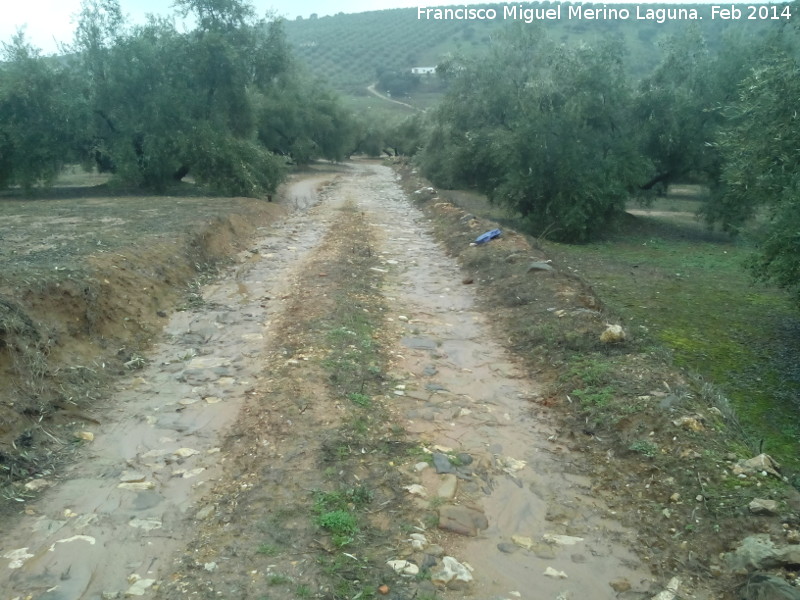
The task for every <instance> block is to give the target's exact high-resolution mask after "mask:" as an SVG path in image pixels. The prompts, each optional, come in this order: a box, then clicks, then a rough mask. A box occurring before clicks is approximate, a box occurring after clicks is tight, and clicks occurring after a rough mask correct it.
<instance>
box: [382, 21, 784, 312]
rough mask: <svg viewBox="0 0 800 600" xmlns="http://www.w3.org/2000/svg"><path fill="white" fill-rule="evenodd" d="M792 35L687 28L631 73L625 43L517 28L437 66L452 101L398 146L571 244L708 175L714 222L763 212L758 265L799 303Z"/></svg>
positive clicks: (400, 132)
mask: <svg viewBox="0 0 800 600" xmlns="http://www.w3.org/2000/svg"><path fill="white" fill-rule="evenodd" d="M745 33H746V32H745ZM796 33H797V30H796V29H794V28H791V27H789V28H782V27H775V29H774V31H772V32H770V33H764V34H762V35H760V36H759V37H758V38H754V37H752V36H749V37H748V36H746V35H745V34H740V35H737V34H736V32H735V31H732V32H731V33H730V34H729V35H728V36H726V37H725V38H724V39H723V40H722V41H721V43H720V44H718V46H717V48H716V49H715V50H714V51H711V50H709V48H708V47H707V46H706V43H705V41H704V39H703V36H702V35H701V34H700V32H699V31H698V30H697V29H694V28H691V27H687V28H686V30H685V31H684V32H683V33H682V34H681V35H679V36H676V37H674V38H673V39H672V40H671V41H670V42H669V43H668V44H667V45H666V47H665V53H664V58H663V60H662V62H661V64H660V65H659V66H658V67H657V68H656V69H655V70H654V72H652V73H651V74H650V75H649V76H648V77H646V78H644V79H642V80H640V81H638V82H634V81H632V80H631V78H630V77H629V75H628V71H627V70H626V69H625V65H624V59H625V48H624V47H622V45H621V44H620V43H617V42H614V41H607V42H600V43H597V44H593V45H591V46H590V45H579V46H573V47H570V46H567V45H564V44H560V43H556V42H553V41H551V40H549V39H548V38H547V35H546V33H545V32H544V31H543V30H542V29H541V28H536V27H534V26H528V25H526V26H524V27H518V28H513V29H511V30H509V31H507V32H505V33H504V34H503V35H502V36H500V37H498V38H497V39H496V40H494V43H493V44H492V47H491V51H490V52H489V53H488V54H487V55H486V56H483V57H481V58H478V59H473V60H463V59H461V60H456V59H451V60H450V61H448V62H446V63H444V64H441V65H440V68H439V73H440V76H442V77H445V78H447V80H448V81H449V92H448V94H447V95H446V97H445V99H444V100H443V101H442V103H441V104H440V105H439V106H438V107H437V109H436V110H434V111H432V112H431V113H429V114H427V115H423V116H417V117H415V118H414V119H413V120H412V121H410V122H408V123H405V124H404V125H403V126H402V127H401V128H397V129H396V130H395V131H394V132H393V133H392V134H391V136H392V139H393V140H394V141H390V142H388V145H391V146H395V147H401V148H404V149H405V150H407V151H408V152H410V153H412V154H416V160H417V162H418V163H419V165H420V166H421V168H422V169H423V172H424V173H425V174H426V175H427V176H428V177H429V178H430V179H431V180H432V181H434V182H435V183H436V184H438V185H440V186H443V187H455V186H464V185H467V186H471V187H474V188H476V189H478V190H480V191H481V192H483V193H485V194H486V195H487V196H488V197H489V198H490V200H492V201H493V202H496V203H499V204H502V205H505V206H507V207H509V208H510V209H512V210H513V211H514V212H516V213H518V214H519V215H521V218H522V219H523V220H524V221H525V224H526V225H527V227H528V229H529V230H530V231H532V232H534V233H536V234H538V235H546V236H548V237H550V238H553V239H558V240H563V241H570V242H575V241H584V240H588V239H590V238H592V237H594V236H596V235H597V234H599V233H601V232H603V231H604V230H606V229H607V228H609V227H610V226H611V225H612V223H613V221H614V220H615V219H616V218H617V217H618V216H619V215H620V214H621V213H622V211H623V210H624V207H625V203H626V201H627V200H629V199H630V198H631V197H632V196H639V197H642V198H644V199H646V198H647V196H648V194H649V193H653V192H655V191H657V190H659V189H663V188H664V186H666V185H667V184H669V183H670V182H675V181H684V182H685V181H699V182H703V183H706V184H708V185H710V186H711V188H712V189H713V194H712V197H711V199H710V200H709V202H708V203H707V205H706V207H705V209H704V210H705V216H706V218H707V220H708V222H709V224H720V225H721V226H722V228H723V229H725V230H726V231H730V232H733V233H735V232H737V231H738V230H739V229H740V228H741V227H742V226H743V225H744V224H745V223H747V222H748V221H749V220H750V219H752V218H753V217H754V216H756V215H758V216H759V217H760V218H765V219H766V220H768V222H769V228H768V231H769V234H768V237H767V239H766V241H765V242H764V243H763V245H762V248H761V250H762V252H761V254H760V258H759V259H758V261H757V266H758V272H759V273H760V274H761V275H762V276H763V277H765V278H768V279H773V280H774V281H776V282H777V283H778V284H780V285H783V286H784V287H787V288H789V289H791V290H793V291H794V292H795V293H798V294H799V296H798V299H800V120H799V119H798V112H797V102H798V99H800V77H798V75H800V64H799V63H798V60H797V58H796V52H795V49H794V45H795V42H796V39H797V35H796Z"/></svg>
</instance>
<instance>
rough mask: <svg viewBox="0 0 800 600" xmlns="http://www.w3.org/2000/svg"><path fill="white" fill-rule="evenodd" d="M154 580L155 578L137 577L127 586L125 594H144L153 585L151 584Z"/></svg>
mask: <svg viewBox="0 0 800 600" xmlns="http://www.w3.org/2000/svg"><path fill="white" fill-rule="evenodd" d="M155 582H156V580H155V579H139V580H137V581H136V582H134V584H133V585H132V586H131V587H129V588H128V591H127V592H125V595H126V596H144V594H145V592H146V591H147V590H148V589H150V588H151V587H153V584H154V583H155Z"/></svg>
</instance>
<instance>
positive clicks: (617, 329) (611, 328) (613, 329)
mask: <svg viewBox="0 0 800 600" xmlns="http://www.w3.org/2000/svg"><path fill="white" fill-rule="evenodd" d="M600 341H601V342H603V343H604V344H617V343H619V342H624V341H625V331H624V330H623V329H622V326H621V325H607V326H606V330H605V331H604V332H603V333H601V334H600Z"/></svg>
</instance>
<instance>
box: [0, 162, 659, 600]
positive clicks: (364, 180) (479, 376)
mask: <svg viewBox="0 0 800 600" xmlns="http://www.w3.org/2000/svg"><path fill="white" fill-rule="evenodd" d="M324 184H331V187H329V188H328V189H327V191H326V192H325V193H324V194H323V195H322V198H323V199H324V201H323V202H321V203H319V204H317V200H318V199H319V197H320V196H319V195H318V194H317V190H318V189H319V188H320V186H322V185H324ZM287 198H288V202H290V203H292V205H293V207H294V208H295V209H297V210H296V212H295V213H293V215H292V216H290V217H289V218H287V219H285V220H284V221H281V222H280V223H277V224H276V225H275V226H273V227H268V228H262V230H261V231H260V232H259V238H258V239H257V241H256V242H255V243H254V244H252V245H251V247H250V249H249V250H247V251H244V252H242V253H240V255H239V256H238V257H237V261H236V265H235V266H234V267H232V268H231V269H229V271H228V272H226V273H225V274H224V275H223V276H222V277H221V278H220V279H219V280H218V281H216V282H214V283H213V284H211V285H208V286H206V287H205V288H204V289H203V292H202V298H203V303H202V305H201V306H199V307H196V308H195V309H193V310H189V311H185V312H181V313H176V314H175V315H173V316H172V317H171V319H170V321H169V324H168V325H167V326H166V328H165V330H164V336H163V340H162V341H161V342H160V343H159V344H158V346H157V347H155V348H154V349H153V351H152V352H151V353H150V354H149V355H148V356H147V364H145V365H144V366H143V368H142V369H141V370H139V371H137V372H136V374H135V375H134V376H131V377H129V378H126V379H125V380H124V381H121V382H120V383H119V385H118V390H117V392H116V393H115V394H114V395H113V397H112V398H110V399H109V400H108V401H107V403H106V406H105V407H104V408H103V410H98V411H97V413H98V414H101V415H103V416H101V417H100V418H99V424H91V423H90V424H87V427H86V429H87V431H88V432H89V433H92V434H93V441H88V442H86V449H85V454H84V456H83V458H82V460H80V461H79V462H77V463H75V464H74V465H72V466H71V467H70V468H69V469H67V470H66V471H64V472H62V473H59V474H58V476H57V477H53V478H52V479H51V480H50V481H48V482H44V483H43V484H42V486H43V488H45V491H44V492H43V494H42V497H41V498H40V499H39V500H38V501H36V502H31V503H29V504H26V505H25V506H26V509H25V512H24V514H21V516H20V518H19V519H18V521H17V522H16V523H11V524H8V525H6V526H5V528H6V529H7V531H5V532H4V535H3V539H2V546H0V557H2V563H0V590H2V591H3V595H2V598H8V599H9V600H11V599H12V598H20V599H21V598H36V599H39V598H42V599H53V600H55V599H59V600H81V599H92V600H94V599H96V598H102V597H104V596H103V594H106V596H105V597H116V596H114V595H115V594H119V597H125V596H126V595H128V596H143V597H152V595H153V594H154V593H155V591H154V590H156V589H157V588H158V584H159V582H160V581H162V580H163V579H164V578H165V577H168V576H169V574H170V573H171V568H172V566H173V563H174V557H175V556H176V555H177V554H180V553H181V552H183V551H184V549H185V548H186V546H187V543H188V541H189V540H190V538H191V537H192V535H193V534H194V532H193V531H192V527H193V526H192V519H191V517H192V516H193V515H195V513H196V512H197V511H198V510H202V509H201V507H202V506H203V503H202V498H203V496H204V494H206V493H207V492H208V491H209V489H210V488H211V487H212V486H213V485H215V484H217V483H218V482H219V481H220V480H222V479H224V478H226V477H233V476H234V474H232V473H230V472H229V471H228V470H227V466H228V465H229V464H230V462H231V460H232V459H231V458H230V457H226V456H225V454H224V452H222V451H221V450H220V448H221V447H222V446H223V444H222V440H223V438H224V436H225V435H226V434H229V433H230V428H231V426H232V425H233V424H234V423H235V422H236V419H237V418H238V417H239V416H240V410H241V408H242V406H243V405H244V403H245V402H246V401H247V399H248V397H249V396H250V395H252V394H254V393H256V390H258V389H260V388H263V386H264V380H265V379H267V378H268V376H269V374H267V373H264V372H263V367H264V364H265V362H266V361H265V360H264V357H265V355H266V353H268V352H274V350H275V348H274V346H275V345H276V344H279V342H280V341H279V340H276V339H274V324H275V322H276V321H277V320H279V319H285V318H287V315H286V314H285V305H286V303H287V294H288V293H289V290H290V288H291V282H292V280H293V277H294V276H295V275H296V274H297V273H298V272H299V271H300V270H301V269H303V268H304V265H305V264H306V263H307V261H308V260H309V257H310V256H311V255H312V254H313V252H314V250H315V248H316V246H317V244H318V243H319V240H320V239H322V237H323V235H324V234H325V232H326V231H327V229H328V228H329V227H330V224H331V222H332V221H333V217H332V215H333V211H334V210H336V208H337V207H340V206H341V205H342V203H343V202H344V201H345V200H346V201H348V202H350V203H353V204H354V205H355V206H356V207H357V209H358V210H359V211H360V212H361V213H362V214H363V215H364V218H365V219H366V221H367V223H369V227H371V228H372V234H373V235H374V237H375V239H377V240H378V247H379V252H380V256H381V263H382V266H381V269H382V272H383V274H384V277H383V279H384V288H383V293H384V295H385V298H386V303H387V305H388V307H389V313H390V317H389V318H390V319H391V326H392V327H393V328H394V329H395V330H396V332H397V336H396V339H395V344H394V347H393V350H392V356H391V362H392V366H393V371H394V373H393V375H394V376H395V378H397V379H398V380H399V381H400V382H401V384H400V386H401V387H399V388H398V389H397V390H396V391H395V393H393V394H392V395H391V396H390V398H391V407H390V410H391V412H392V414H393V415H394V416H395V418H396V420H397V423H398V424H399V425H401V426H402V427H403V428H405V430H406V431H407V432H408V435H409V438H411V439H417V440H420V441H421V442H422V443H423V444H425V445H426V446H427V447H430V448H439V449H441V450H446V451H451V452H453V453H466V455H469V457H470V459H471V460H473V461H475V468H474V469H473V472H474V475H472V476H459V478H458V481H457V485H456V489H455V492H454V495H453V497H452V498H450V499H448V500H447V502H448V503H450V504H465V505H470V506H475V507H477V508H478V509H479V510H480V511H482V512H483V513H484V514H485V515H486V518H487V521H488V527H487V528H485V529H482V530H481V531H480V532H479V533H478V535H477V536H476V537H464V536H458V535H456V534H451V533H443V532H442V533H437V535H441V536H442V540H443V544H442V545H445V544H446V548H447V552H448V554H451V555H453V556H455V557H456V558H457V559H458V560H460V561H463V562H465V563H468V564H469V565H470V566H471V567H472V569H473V576H474V582H473V583H472V584H471V587H470V590H469V595H470V596H471V597H474V598H482V599H483V598H486V599H489V598H530V599H537V600H538V599H543V598H548V599H550V598H552V599H556V598H558V599H560V600H568V599H575V600H577V599H583V598H593V599H598V600H604V599H609V600H610V599H612V598H617V597H619V596H618V592H617V590H615V589H612V587H610V585H609V582H611V581H614V580H617V581H619V580H625V581H626V582H628V583H629V584H630V587H632V589H633V590H647V589H648V588H649V586H650V582H651V579H650V575H649V572H648V570H647V568H646V565H644V564H642V563H641V561H640V560H638V559H637V557H635V556H632V555H631V554H630V553H629V552H628V550H627V548H628V547H629V544H628V542H627V540H629V539H630V538H631V537H632V532H630V531H626V530H625V529H624V528H622V527H621V526H620V525H619V524H618V523H617V522H616V521H615V519H614V514H613V513H612V512H611V511H610V510H609V509H608V508H607V507H606V506H604V505H603V503H602V502H601V501H600V500H599V499H598V498H596V497H595V496H594V494H593V493H592V481H591V480H590V479H589V478H587V477H585V476H584V475H582V474H580V473H579V471H578V470H577V469H574V468H572V462H573V458H572V457H571V453H570V450H569V448H568V444H566V443H562V439H563V438H564V436H566V435H569V432H563V431H559V430H558V429H556V428H555V427H554V426H553V425H551V424H550V423H549V419H548V414H547V412H546V409H545V408H543V407H541V406H540V405H538V404H536V403H534V402H533V400H535V399H536V398H537V397H538V395H539V393H540V389H539V387H538V384H537V382H536V381H535V380H534V379H532V378H530V377H528V375H527V374H526V373H525V372H524V370H523V369H522V368H521V367H520V366H519V365H518V364H517V362H516V361H515V360H514V358H513V357H512V356H510V355H508V354H507V353H506V352H505V351H504V349H503V346H502V343H500V341H499V340H497V339H495V334H494V333H493V330H492V327H491V323H490V322H489V321H488V318H487V317H486V316H485V314H484V313H482V312H481V311H480V310H479V309H478V306H477V301H476V288H475V286H473V285H466V284H464V283H462V281H463V280H464V276H463V274H462V273H461V272H460V271H459V267H458V264H457V263H456V261H455V260H454V259H452V258H450V257H448V256H446V254H445V252H444V251H443V250H442V249H441V247H440V246H439V245H438V244H437V243H436V242H435V241H434V239H433V236H432V234H431V233H430V231H429V226H428V223H427V221H426V218H425V217H424V216H423V214H422V213H421V212H420V211H419V210H417V209H416V208H415V207H413V205H412V204H411V203H410V202H409V200H408V199H407V198H406V196H405V194H404V193H403V191H402V190H401V188H400V187H399V185H398V183H397V181H396V176H395V175H394V173H393V172H392V171H391V170H390V169H388V168H386V167H383V166H379V165H377V164H370V163H364V164H355V165H352V166H350V167H346V168H342V169H341V171H340V173H339V174H338V175H332V174H330V173H326V174H323V175H313V176H310V177H306V178H305V179H303V180H301V181H300V182H298V183H296V184H295V185H294V187H292V188H291V189H290V190H289V191H288V193H287ZM476 251H478V252H479V251H480V248H476ZM90 425H91V426H90ZM320 426H321V427H322V426H324V425H322V424H321V425H320ZM306 434H307V435H313V432H306ZM298 443H299V442H298ZM285 452H286V454H290V453H291V448H287V449H285ZM420 480H421V482H422V484H423V485H425V486H426V487H428V488H431V489H435V488H436V487H437V486H439V485H441V484H442V482H443V480H444V476H443V475H439V474H436V473H435V472H434V470H433V469H427V470H426V471H425V472H424V473H423V474H422V475H421V476H420ZM412 501H413V499H412V498H409V502H412ZM545 573H547V574H545ZM465 593H466V592H463V591H444V594H445V596H446V597H452V598H460V597H464V594H465Z"/></svg>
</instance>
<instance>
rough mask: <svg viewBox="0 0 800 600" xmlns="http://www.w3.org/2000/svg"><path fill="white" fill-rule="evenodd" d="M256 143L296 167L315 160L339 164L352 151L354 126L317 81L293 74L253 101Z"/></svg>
mask: <svg viewBox="0 0 800 600" xmlns="http://www.w3.org/2000/svg"><path fill="white" fill-rule="evenodd" d="M254 99H255V102H256V106H257V109H256V110H257V113H256V124H257V130H258V139H259V142H261V144H263V145H264V146H265V147H266V148H268V149H269V150H270V151H271V152H274V153H276V154H280V155H284V156H287V157H290V158H291V159H292V160H293V161H294V162H296V163H298V164H306V163H308V162H310V161H312V160H314V159H317V158H325V159H328V160H333V161H341V160H343V159H345V158H348V157H349V156H350V154H351V153H352V152H353V150H354V149H355V147H356V135H357V133H356V132H357V129H356V124H355V122H354V120H353V118H352V117H351V115H350V114H349V113H348V112H347V111H346V110H345V108H344V107H343V106H342V105H341V103H340V102H339V100H338V98H337V97H336V96H335V95H334V94H333V93H332V92H331V91H330V90H329V89H328V88H327V87H326V86H325V85H324V84H323V83H322V82H321V81H319V80H313V79H311V78H310V77H308V76H307V75H304V74H303V75H298V74H297V73H296V72H295V71H293V72H292V74H291V76H290V77H281V78H278V79H277V80H275V81H273V84H272V86H271V87H270V88H269V89H267V90H265V91H264V92H263V93H262V94H260V95H257V96H256V97H255V98H254Z"/></svg>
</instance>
